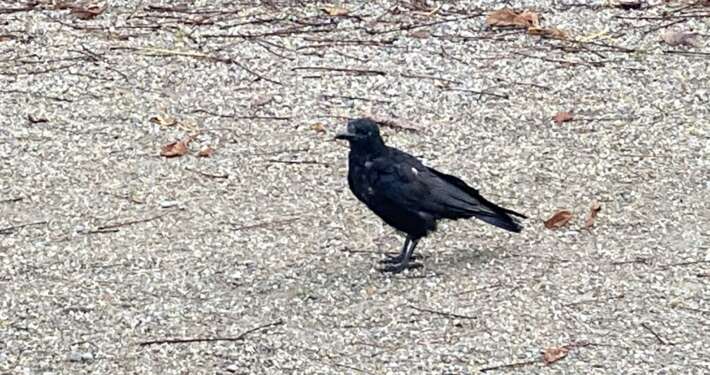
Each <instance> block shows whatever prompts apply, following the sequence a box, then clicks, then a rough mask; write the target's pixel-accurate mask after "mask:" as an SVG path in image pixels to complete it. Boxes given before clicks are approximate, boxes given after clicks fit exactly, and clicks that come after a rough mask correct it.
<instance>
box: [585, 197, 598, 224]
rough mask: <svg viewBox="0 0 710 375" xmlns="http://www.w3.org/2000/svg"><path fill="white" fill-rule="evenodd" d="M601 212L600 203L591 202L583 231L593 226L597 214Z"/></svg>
mask: <svg viewBox="0 0 710 375" xmlns="http://www.w3.org/2000/svg"><path fill="white" fill-rule="evenodd" d="M601 210H602V205H601V203H599V202H597V201H594V202H592V207H590V208H589V213H588V214H587V220H585V221H584V229H589V228H591V227H592V226H593V225H594V220H595V219H596V218H597V214H598V213H599V211H601Z"/></svg>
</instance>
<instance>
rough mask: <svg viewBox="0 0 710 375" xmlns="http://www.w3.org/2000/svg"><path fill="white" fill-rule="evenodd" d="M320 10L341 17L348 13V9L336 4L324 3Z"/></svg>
mask: <svg viewBox="0 0 710 375" xmlns="http://www.w3.org/2000/svg"><path fill="white" fill-rule="evenodd" d="M321 10H322V11H324V12H325V13H326V14H327V15H329V16H331V17H342V16H347V15H348V13H350V11H349V10H347V9H345V8H343V7H339V6H337V5H326V6H324V7H322V8H321Z"/></svg>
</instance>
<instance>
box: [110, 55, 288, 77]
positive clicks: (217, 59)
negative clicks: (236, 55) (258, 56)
mask: <svg viewBox="0 0 710 375" xmlns="http://www.w3.org/2000/svg"><path fill="white" fill-rule="evenodd" d="M111 49H112V50H118V49H127V50H132V51H137V52H140V53H141V54H142V55H144V56H158V57H164V56H185V57H193V58H201V59H205V60H210V61H214V62H221V63H225V64H233V65H236V66H238V67H239V68H241V69H243V70H244V71H246V72H247V73H249V74H252V75H254V76H256V77H257V78H259V79H263V80H264V81H267V82H271V83H274V84H277V85H283V83H281V82H279V81H276V80H273V79H270V78H268V77H265V76H263V75H261V74H259V73H257V72H255V71H253V70H251V69H249V68H247V67H246V66H245V65H244V64H241V63H240V62H238V61H237V60H235V59H233V58H225V57H218V56H212V55H208V54H206V53H202V52H197V51H189V50H188V51H180V50H170V49H165V48H136V47H112V48H111Z"/></svg>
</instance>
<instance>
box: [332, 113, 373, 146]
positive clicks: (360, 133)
mask: <svg viewBox="0 0 710 375" xmlns="http://www.w3.org/2000/svg"><path fill="white" fill-rule="evenodd" d="M335 139H344V140H346V141H348V142H349V143H350V146H351V147H367V146H380V145H382V146H384V143H383V142H382V138H381V137H380V128H379V127H378V126H377V123H375V122H374V121H372V120H371V119H369V118H365V117H363V118H357V119H354V120H350V121H348V125H347V128H346V129H345V131H344V132H340V133H338V134H336V135H335Z"/></svg>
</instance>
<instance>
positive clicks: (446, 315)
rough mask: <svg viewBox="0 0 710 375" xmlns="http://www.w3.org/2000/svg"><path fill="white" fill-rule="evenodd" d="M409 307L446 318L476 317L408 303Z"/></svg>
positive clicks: (471, 318) (472, 318)
mask: <svg viewBox="0 0 710 375" xmlns="http://www.w3.org/2000/svg"><path fill="white" fill-rule="evenodd" d="M409 308H410V309H413V310H417V311H420V312H426V313H430V314H436V315H441V316H445V317H447V318H458V319H469V320H474V319H478V318H477V317H475V316H468V315H459V314H453V313H448V312H444V311H436V310H430V309H424V308H421V307H416V306H412V305H409Z"/></svg>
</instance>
